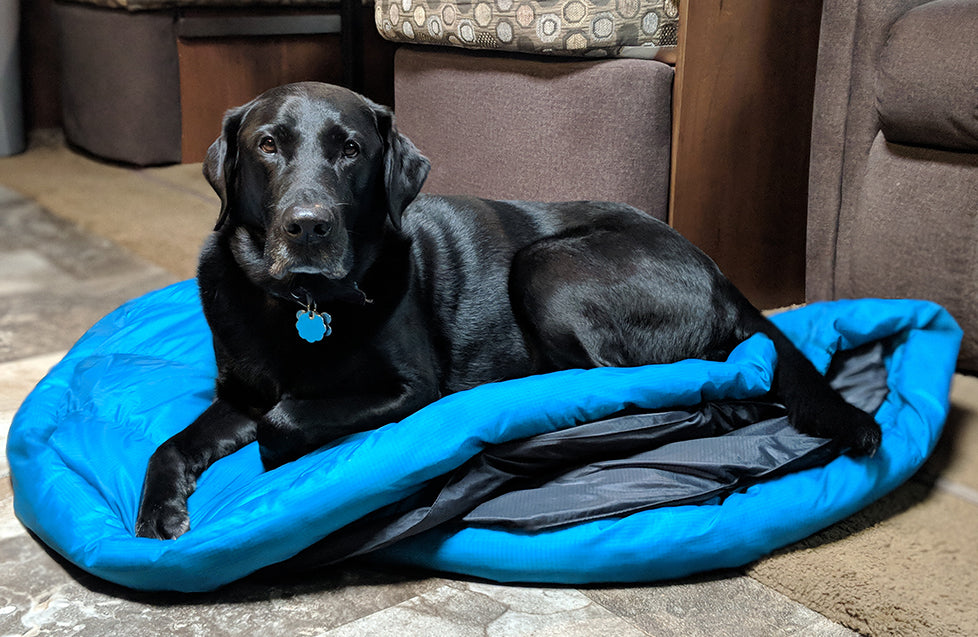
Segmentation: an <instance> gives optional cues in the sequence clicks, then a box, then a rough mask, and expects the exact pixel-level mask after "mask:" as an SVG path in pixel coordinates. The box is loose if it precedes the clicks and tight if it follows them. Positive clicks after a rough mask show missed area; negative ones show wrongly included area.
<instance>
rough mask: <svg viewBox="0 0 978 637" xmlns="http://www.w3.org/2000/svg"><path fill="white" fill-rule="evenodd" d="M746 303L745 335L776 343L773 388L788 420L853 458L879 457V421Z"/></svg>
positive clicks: (744, 311) (745, 301)
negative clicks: (851, 400) (844, 394)
mask: <svg viewBox="0 0 978 637" xmlns="http://www.w3.org/2000/svg"><path fill="white" fill-rule="evenodd" d="M737 294H738V296H741V295H740V294H739V292H738V293H737ZM741 299H742V303H740V304H739V305H740V307H741V309H742V312H741V323H740V324H741V326H742V329H743V330H744V334H743V335H742V336H743V337H745V338H746V337H748V336H751V335H753V334H756V333H758V332H760V333H761V334H764V335H765V336H767V337H768V338H770V339H771V341H773V342H774V349H775V351H776V352H777V354H778V361H777V367H776V369H775V377H774V387H773V389H774V393H775V395H776V396H778V398H779V399H780V400H781V401H782V402H783V403H784V405H785V407H786V408H787V410H788V420H789V422H790V423H791V424H792V425H793V426H794V427H795V429H797V430H799V431H800V432H802V433H805V434H808V435H811V436H817V437H819V438H829V439H831V440H834V441H835V442H836V443H837V444H839V445H840V447H842V448H843V449H847V450H849V451H850V452H851V453H856V454H868V455H873V454H874V453H876V450H877V449H878V448H879V445H880V441H881V438H882V433H881V431H880V426H879V424H878V423H877V422H876V420H875V419H874V418H873V416H871V415H870V414H867V413H866V412H864V411H863V410H861V409H859V408H857V407H855V406H853V405H851V404H849V403H848V402H846V400H845V399H844V398H843V397H842V395H841V394H839V393H838V392H837V391H836V390H835V389H833V388H832V386H831V385H830V384H829V381H828V379H826V378H825V377H824V376H823V375H822V374H821V373H819V371H818V370H817V369H815V366H814V365H813V364H812V363H811V361H809V360H808V358H806V357H805V355H804V354H802V353H801V351H800V350H799V349H798V348H797V347H796V346H795V344H794V343H792V342H791V340H790V339H789V338H788V337H787V336H785V334H784V333H783V332H782V331H781V330H780V329H778V327H777V326H776V325H774V323H772V322H771V321H770V320H768V319H767V318H766V317H765V316H764V315H763V314H761V312H760V311H759V310H757V309H756V308H755V307H754V306H753V305H751V304H750V303H749V302H748V301H747V300H746V299H743V297H742V296H741Z"/></svg>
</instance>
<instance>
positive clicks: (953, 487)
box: [912, 472, 978, 505]
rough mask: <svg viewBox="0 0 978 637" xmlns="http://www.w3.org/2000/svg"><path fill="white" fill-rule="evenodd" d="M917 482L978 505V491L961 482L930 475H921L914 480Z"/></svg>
mask: <svg viewBox="0 0 978 637" xmlns="http://www.w3.org/2000/svg"><path fill="white" fill-rule="evenodd" d="M912 479H913V480H914V481H915V482H918V483H920V484H923V485H925V486H928V487H933V488H934V489H937V490H939V491H943V492H944V493H947V494H950V495H953V496H956V497H959V498H961V499H962V500H965V501H967V502H969V503H971V504H974V505H978V490H976V489H973V488H971V487H969V486H967V485H965V484H961V483H960V482H955V481H954V480H949V479H947V478H944V477H942V476H939V475H934V474H930V473H923V472H922V473H919V474H917V475H915V476H914V477H913V478H912Z"/></svg>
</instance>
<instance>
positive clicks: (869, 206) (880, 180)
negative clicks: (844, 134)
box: [835, 133, 978, 371]
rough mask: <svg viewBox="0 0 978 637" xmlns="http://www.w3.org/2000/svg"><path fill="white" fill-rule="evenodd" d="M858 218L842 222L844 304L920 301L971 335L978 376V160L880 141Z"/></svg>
mask: <svg viewBox="0 0 978 637" xmlns="http://www.w3.org/2000/svg"><path fill="white" fill-rule="evenodd" d="M852 210H853V212H852V214H848V215H844V216H843V217H842V218H840V219H839V240H838V245H837V249H836V254H837V262H836V280H835V290H836V294H837V296H838V298H861V297H876V296H881V297H887V298H920V299H928V300H930V301H935V302H937V303H940V304H941V305H943V306H944V307H945V308H947V310H948V311H949V312H950V313H951V314H952V315H953V316H954V318H956V319H957V320H958V322H959V323H960V324H961V327H962V328H963V329H964V341H963V342H962V345H961V358H960V360H959V364H960V365H961V367H962V368H963V369H966V370H969V371H978V214H976V211H978V154H976V153H954V152H950V151H944V150H936V149H932V148H921V147H917V146H904V145H900V144H893V143H890V142H888V141H887V140H886V139H884V137H883V135H882V133H881V134H879V135H877V137H876V140H875V142H874V143H873V147H872V150H870V153H869V158H868V161H867V164H866V176H865V179H864V180H863V185H862V188H861V189H860V190H859V193H858V201H857V202H856V205H855V206H854V208H853V209H852Z"/></svg>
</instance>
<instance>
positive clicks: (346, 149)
mask: <svg viewBox="0 0 978 637" xmlns="http://www.w3.org/2000/svg"><path fill="white" fill-rule="evenodd" d="M359 154H360V145H359V144H357V143H356V142H354V141H348V142H347V143H345V144H343V155H344V156H345V157H356V156H357V155H359Z"/></svg>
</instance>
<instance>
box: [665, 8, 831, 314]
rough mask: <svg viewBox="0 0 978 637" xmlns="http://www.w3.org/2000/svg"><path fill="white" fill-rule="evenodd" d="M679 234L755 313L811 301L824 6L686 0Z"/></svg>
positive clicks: (677, 139)
mask: <svg viewBox="0 0 978 637" xmlns="http://www.w3.org/2000/svg"><path fill="white" fill-rule="evenodd" d="M681 8H682V12H683V15H682V16H681V22H680V51H679V61H678V65H677V76H676V88H675V101H674V113H673V117H674V135H673V167H672V170H673V173H672V183H671V187H672V189H671V200H672V203H671V215H670V221H671V223H672V225H673V226H674V227H675V228H676V229H678V230H679V231H680V232H682V233H683V234H684V235H685V236H687V237H688V238H689V239H690V240H692V241H693V242H694V243H696V244H697V245H698V246H699V247H700V248H702V249H703V250H705V251H706V252H707V253H708V254H710V256H712V257H713V258H714V259H715V260H716V261H717V262H718V263H719V265H720V267H721V268H723V269H724V271H725V272H727V274H728V276H729V277H730V278H731V279H732V280H733V281H734V283H736V284H737V285H738V286H739V287H740V288H741V289H742V290H744V292H745V293H746V294H747V295H748V296H749V297H750V298H751V300H753V301H754V302H755V303H756V304H758V305H761V306H764V307H772V306H777V305H785V304H788V303H794V302H800V301H802V300H803V299H804V277H805V224H806V217H807V199H808V192H807V191H808V188H807V184H808V160H809V157H808V156H809V146H810V136H811V116H812V100H813V94H814V84H815V61H816V55H817V51H818V34H819V23H820V16H821V2H785V1H784V0H694V1H692V2H683V3H682V5H681Z"/></svg>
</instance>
